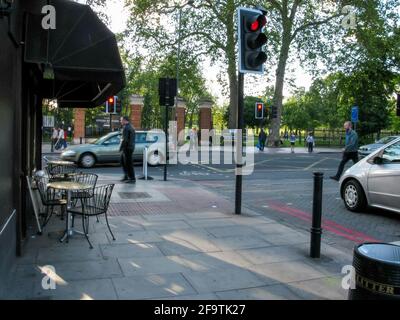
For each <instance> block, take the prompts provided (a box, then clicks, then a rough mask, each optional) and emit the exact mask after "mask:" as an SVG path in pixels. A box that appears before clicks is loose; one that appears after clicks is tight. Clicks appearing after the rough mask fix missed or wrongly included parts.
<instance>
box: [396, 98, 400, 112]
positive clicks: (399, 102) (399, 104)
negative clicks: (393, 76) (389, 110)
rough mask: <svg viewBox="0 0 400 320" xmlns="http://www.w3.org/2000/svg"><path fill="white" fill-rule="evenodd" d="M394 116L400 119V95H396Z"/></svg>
mask: <svg viewBox="0 0 400 320" xmlns="http://www.w3.org/2000/svg"><path fill="white" fill-rule="evenodd" d="M396 115H397V116H398V117H400V93H398V94H397V108H396Z"/></svg>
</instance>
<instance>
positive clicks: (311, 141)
mask: <svg viewBox="0 0 400 320" xmlns="http://www.w3.org/2000/svg"><path fill="white" fill-rule="evenodd" d="M306 142H307V147H308V152H309V153H312V152H313V151H314V144H315V139H314V136H313V134H312V132H310V133H308V136H307V138H306Z"/></svg>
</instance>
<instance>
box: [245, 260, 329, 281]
mask: <svg viewBox="0 0 400 320" xmlns="http://www.w3.org/2000/svg"><path fill="white" fill-rule="evenodd" d="M248 269H249V270H251V271H253V272H254V273H256V274H257V275H258V276H259V277H261V278H262V279H264V280H265V281H267V282H271V281H272V282H279V283H289V282H295V281H304V280H311V279H318V278H324V277H326V275H325V274H324V273H322V272H320V271H318V270H317V269H316V268H315V267H313V266H311V265H309V264H307V263H306V262H304V261H285V262H278V263H264V264H257V265H252V266H249V267H248Z"/></svg>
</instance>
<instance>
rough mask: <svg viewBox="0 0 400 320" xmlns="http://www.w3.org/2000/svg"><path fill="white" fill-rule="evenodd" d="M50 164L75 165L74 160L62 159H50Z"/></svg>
mask: <svg viewBox="0 0 400 320" xmlns="http://www.w3.org/2000/svg"><path fill="white" fill-rule="evenodd" d="M47 163H48V164H54V165H59V166H71V165H75V163H73V162H72V161H62V160H50V161H49V162H47Z"/></svg>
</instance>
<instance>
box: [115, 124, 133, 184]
mask: <svg viewBox="0 0 400 320" xmlns="http://www.w3.org/2000/svg"><path fill="white" fill-rule="evenodd" d="M121 125H122V127H123V129H122V138H121V145H120V147H119V151H120V152H121V164H122V167H123V169H124V174H125V175H124V177H123V179H122V180H121V181H126V182H128V183H135V182H136V178H135V170H134V168H133V159H132V155H133V152H134V151H135V135H136V133H135V129H134V128H133V126H132V125H131V124H130V122H129V118H128V117H126V116H125V117H121Z"/></svg>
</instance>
